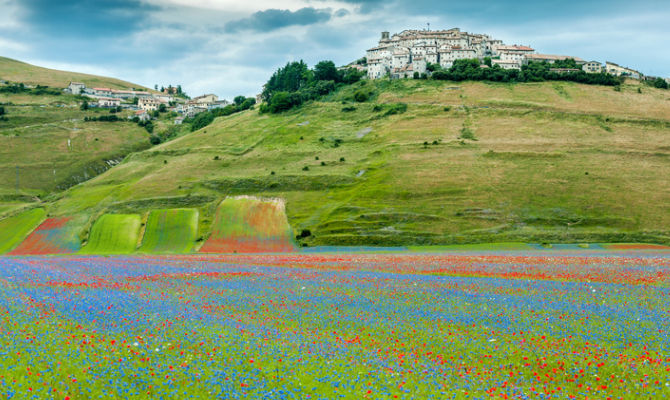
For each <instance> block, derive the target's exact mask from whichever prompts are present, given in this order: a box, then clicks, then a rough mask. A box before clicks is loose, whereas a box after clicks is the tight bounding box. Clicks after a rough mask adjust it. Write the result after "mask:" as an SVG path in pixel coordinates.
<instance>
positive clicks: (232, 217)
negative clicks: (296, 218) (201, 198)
mask: <svg viewBox="0 0 670 400" xmlns="http://www.w3.org/2000/svg"><path fill="white" fill-rule="evenodd" d="M294 249H295V247H294V246H293V243H292V231H291V227H290V226H289V225H288V221H287V219H286V212H285V211H284V203H283V201H281V200H278V199H273V200H261V199H258V198H254V197H235V198H227V199H225V200H224V201H222V202H221V204H220V205H219V208H218V210H217V213H216V218H215V220H214V224H213V231H212V235H211V236H210V238H209V239H208V240H207V242H206V243H205V244H204V246H202V248H201V249H200V252H202V253H276V252H286V251H292V250H294Z"/></svg>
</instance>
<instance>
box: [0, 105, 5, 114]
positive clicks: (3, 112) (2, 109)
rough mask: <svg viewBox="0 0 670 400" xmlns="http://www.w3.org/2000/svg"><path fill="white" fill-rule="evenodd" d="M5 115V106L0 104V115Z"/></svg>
mask: <svg viewBox="0 0 670 400" xmlns="http://www.w3.org/2000/svg"><path fill="white" fill-rule="evenodd" d="M3 115H5V107H3V106H0V116H3Z"/></svg>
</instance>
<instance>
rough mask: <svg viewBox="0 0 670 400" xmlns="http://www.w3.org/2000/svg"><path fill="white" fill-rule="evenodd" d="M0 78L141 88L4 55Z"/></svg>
mask: <svg viewBox="0 0 670 400" xmlns="http://www.w3.org/2000/svg"><path fill="white" fill-rule="evenodd" d="M0 80H5V81H9V82H19V83H24V84H26V85H43V86H49V87H56V88H65V87H67V85H68V84H69V83H70V82H71V81H75V82H82V83H85V84H86V86H87V87H107V88H111V89H132V88H136V89H141V88H143V87H142V86H141V85H137V84H134V83H130V82H125V81H122V80H120V79H114V78H106V77H102V76H96V75H89V74H82V73H77V72H68V71H59V70H55V69H49V68H43V67H38V66H35V65H31V64H28V63H24V62H21V61H17V60H12V59H11V58H5V57H0ZM143 89H146V88H143Z"/></svg>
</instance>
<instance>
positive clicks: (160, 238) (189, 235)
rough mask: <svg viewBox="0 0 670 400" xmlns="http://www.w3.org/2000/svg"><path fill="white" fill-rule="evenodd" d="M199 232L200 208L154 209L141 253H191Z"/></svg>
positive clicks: (145, 232) (146, 229)
mask: <svg viewBox="0 0 670 400" xmlns="http://www.w3.org/2000/svg"><path fill="white" fill-rule="evenodd" d="M197 234H198V210H194V209H170V210H153V211H151V212H150V213H149V217H148V219H147V222H146V227H145V231H144V236H143V238H142V246H141V247H140V249H139V251H140V252H141V253H182V254H183V253H190V252H191V251H192V250H193V246H194V245H195V241H196V238H197Z"/></svg>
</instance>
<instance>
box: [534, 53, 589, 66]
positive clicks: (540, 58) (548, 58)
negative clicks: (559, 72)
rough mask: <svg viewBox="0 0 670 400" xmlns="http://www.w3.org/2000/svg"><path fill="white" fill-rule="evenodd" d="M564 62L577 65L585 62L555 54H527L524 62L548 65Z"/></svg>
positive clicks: (577, 58)
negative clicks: (571, 61) (568, 61)
mask: <svg viewBox="0 0 670 400" xmlns="http://www.w3.org/2000/svg"><path fill="white" fill-rule="evenodd" d="M565 60H575V62H576V63H577V65H584V64H586V61H584V60H582V59H581V58H579V57H572V56H558V55H555V54H527V55H526V61H527V62H528V61H536V62H546V63H549V64H554V63H555V62H556V61H565Z"/></svg>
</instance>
